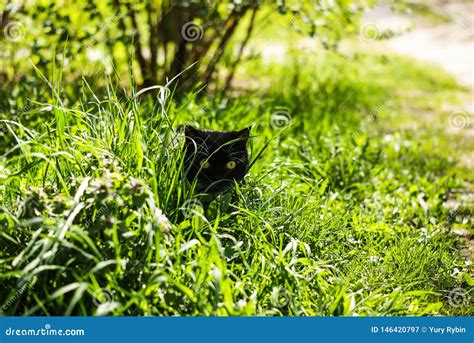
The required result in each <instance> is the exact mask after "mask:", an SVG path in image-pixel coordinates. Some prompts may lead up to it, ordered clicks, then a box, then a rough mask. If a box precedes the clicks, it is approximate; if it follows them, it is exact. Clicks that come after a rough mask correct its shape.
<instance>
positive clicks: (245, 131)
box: [235, 126, 251, 140]
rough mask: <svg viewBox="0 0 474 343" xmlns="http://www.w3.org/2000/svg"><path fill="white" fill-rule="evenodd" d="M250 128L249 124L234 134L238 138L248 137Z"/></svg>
mask: <svg viewBox="0 0 474 343" xmlns="http://www.w3.org/2000/svg"><path fill="white" fill-rule="evenodd" d="M250 128H251V126H249V127H246V128H245V129H243V130H240V131H238V132H236V134H235V135H236V136H237V138H239V139H243V140H247V139H248V138H249V135H250Z"/></svg>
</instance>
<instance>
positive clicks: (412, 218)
mask: <svg viewBox="0 0 474 343" xmlns="http://www.w3.org/2000/svg"><path fill="white" fill-rule="evenodd" d="M62 68H63V67H62V66H57V69H56V72H55V74H54V75H49V76H44V75H39V74H38V76H37V79H38V80H40V79H41V81H38V82H37V83H19V84H17V86H16V88H15V89H14V90H13V91H12V92H10V91H9V90H4V91H2V93H3V95H2V96H3V97H4V99H3V103H2V106H3V111H2V112H3V113H2V115H3V118H7V114H8V112H9V111H11V112H10V117H9V118H10V119H9V120H3V121H2V126H1V127H2V131H0V137H1V140H0V148H1V152H0V228H1V231H0V305H1V306H2V310H3V313H4V314H5V315H297V316H300V315H318V316H319V315H346V316H347V315H348V316H353V315H359V316H360V315H376V316H379V315H439V314H441V315H469V314H470V315H472V314H473V307H472V303H471V300H472V296H473V294H472V293H473V291H472V290H473V285H474V281H473V279H472V278H471V276H470V274H472V263H471V262H470V261H471V256H466V254H465V253H463V247H464V246H465V245H466V239H465V237H463V236H462V235H459V232H465V231H466V230H469V229H470V230H472V218H471V217H470V216H469V215H470V212H469V211H470V209H469V207H468V206H467V203H463V202H461V200H460V199H461V197H462V194H463V193H465V192H467V190H468V189H469V187H472V186H470V185H472V181H473V180H474V178H473V174H472V171H470V170H469V169H467V168H465V167H463V165H462V163H460V162H459V161H460V159H461V153H462V151H463V149H462V148H460V147H459V145H462V143H459V144H456V142H462V137H460V136H459V135H456V134H454V136H453V134H452V133H451V132H450V130H448V129H447V128H449V125H452V124H453V123H452V117H453V114H452V113H451V112H450V111H446V109H445V107H443V105H445V104H452V106H457V105H459V103H460V101H461V99H462V97H463V96H465V94H467V93H466V92H467V90H466V89H464V88H463V87H461V86H459V85H457V84H456V82H455V81H454V80H453V79H452V78H451V77H450V76H448V75H446V74H444V73H443V72H442V71H441V70H439V69H437V68H436V67H434V66H430V65H426V64H421V63H416V62H415V61H413V60H410V59H406V58H402V57H397V56H392V55H372V54H363V53H359V54H357V55H356V56H355V57H354V58H353V59H348V58H345V57H343V56H341V55H339V54H335V53H330V52H321V53H319V54H317V55H316V56H314V55H310V54H304V53H297V54H295V55H292V57H291V58H290V59H288V60H287V61H285V62H282V63H276V62H274V63H271V62H268V61H265V60H264V59H258V58H257V59H254V60H253V61H250V62H248V63H246V64H245V66H244V67H243V68H242V69H241V70H240V72H239V75H238V80H237V81H238V84H239V85H241V87H240V88H239V90H234V91H232V92H230V93H229V94H228V95H227V96H225V97H224V96H212V95H209V94H204V93H203V92H200V91H199V89H196V90H195V91H194V92H191V93H188V94H187V95H185V96H181V97H177V96H175V94H177V93H178V92H179V89H180V84H181V83H182V81H181V80H180V79H179V78H178V79H176V80H175V81H173V82H171V83H170V84H169V85H168V87H159V88H154V89H149V90H140V89H138V88H137V86H136V85H134V84H133V83H132V84H130V85H127V86H123V82H120V80H118V79H117V78H114V77H110V78H106V77H102V80H106V82H102V83H100V82H96V83H91V82H88V81H87V80H86V79H83V81H82V84H76V85H75V86H74V87H70V86H61V83H62V82H63V80H62V73H61V71H62ZM255 80H258V84H257V86H255V82H254V81H255ZM413 94H416V96H413ZM33 95H34V98H35V99H41V100H36V101H29V100H28V99H31V98H33ZM420 113H422V114H425V115H426V116H428V118H429V119H426V120H425V121H423V120H424V119H423V118H424V117H422V116H421V114H420ZM12 114H13V115H14V116H12ZM12 118H13V119H12ZM461 119H462V118H461ZM423 122H424V123H425V125H423V124H420V123H423ZM189 123H192V124H193V125H195V126H196V127H201V128H206V129H219V130H224V129H225V130H227V129H228V130H232V129H241V128H244V127H246V126H250V125H251V126H252V129H251V138H250V141H249V150H250V153H251V159H252V161H253V162H254V163H253V165H252V167H251V169H250V171H249V173H248V175H247V176H246V178H245V182H244V183H241V184H239V185H236V189H235V191H234V194H232V195H231V194H222V195H221V196H219V197H218V198H217V199H216V200H215V201H214V202H213V203H211V205H210V207H209V208H208V209H207V210H206V211H204V210H203V208H202V207H201V206H200V198H198V197H196V196H195V195H193V189H192V186H190V185H189V184H187V183H186V182H185V181H184V176H183V153H182V144H183V134H182V131H181V129H180V127H181V126H182V125H183V124H189ZM455 123H456V122H455ZM455 129H456V128H455ZM464 150H468V148H467V147H466V145H464ZM447 203H451V206H447V205H446V204H447ZM453 204H454V205H453ZM463 230H464V231H463Z"/></svg>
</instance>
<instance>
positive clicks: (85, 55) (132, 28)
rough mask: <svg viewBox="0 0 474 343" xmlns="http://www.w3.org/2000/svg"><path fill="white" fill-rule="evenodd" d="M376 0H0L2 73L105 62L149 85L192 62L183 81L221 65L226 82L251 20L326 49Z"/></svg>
mask: <svg viewBox="0 0 474 343" xmlns="http://www.w3.org/2000/svg"><path fill="white" fill-rule="evenodd" d="M2 2H3V4H2ZM374 3H375V1H372V0H367V1H353V0H338V1H327V0H320V1H306V0H298V1H281V0H278V1H262V0H258V1H247V0H233V1H212V0H205V1H203V0H186V1H182V0H178V1H167V0H165V1H152V0H147V1H129V0H125V1H120V0H112V1H97V0H79V1H67V0H66V1H48V0H35V1H10V0H8V1H6V0H2V1H1V2H0V20H1V21H0V29H1V30H2V31H4V32H5V33H6V34H5V35H1V36H0V42H1V44H2V46H3V48H2V51H1V54H2V56H1V58H2V65H1V69H0V82H2V83H3V84H6V83H7V82H8V81H14V82H19V81H22V82H24V81H26V80H27V79H28V75H29V74H30V73H31V64H33V65H35V66H36V67H37V68H38V69H39V70H40V71H41V72H42V73H43V74H44V75H47V76H49V75H51V74H52V73H53V71H54V70H55V66H56V65H62V67H63V69H62V72H63V73H64V81H66V83H74V82H76V84H77V83H79V82H80V81H79V80H80V78H81V76H84V77H86V78H88V79H93V78H94V77H95V76H96V75H97V74H98V73H97V71H98V70H105V72H106V73H107V74H113V73H116V74H117V75H119V76H120V77H121V79H122V80H123V83H124V84H127V83H128V82H130V76H131V74H132V76H133V78H134V80H135V81H136V82H137V83H138V84H139V86H141V87H147V86H150V85H153V84H164V83H166V79H170V78H172V77H174V76H175V75H178V74H179V73H181V72H183V71H184V70H185V69H186V68H187V67H189V66H190V65H192V64H193V63H194V62H198V63H196V64H195V65H194V67H193V68H191V69H189V70H188V71H187V75H186V76H187V77H186V79H187V80H188V82H187V84H183V85H182V87H183V89H185V90H186V89H189V88H191V87H195V86H197V85H199V84H206V85H210V86H212V85H214V86H215V83H216V79H218V76H220V75H221V74H224V75H225V77H223V78H222V80H223V85H224V88H226V87H225V86H226V85H227V84H229V83H230V82H231V81H232V78H233V74H234V73H235V69H236V68H237V66H238V65H239V63H240V62H241V61H242V58H243V52H244V50H245V48H246V44H247V43H248V41H249V39H250V38H251V36H252V34H253V33H254V31H255V28H256V27H259V26H260V27H261V26H266V25H269V24H270V23H274V22H275V21H277V22H278V25H279V26H281V28H282V31H285V30H293V31H296V32H298V33H299V34H301V35H307V36H310V37H315V39H317V40H318V41H319V42H320V43H321V44H322V46H323V47H325V48H331V49H332V48H336V47H337V43H338V41H339V40H340V39H341V38H342V37H343V36H344V35H345V34H351V33H354V32H356V31H357V19H358V17H359V15H360V14H361V13H362V12H363V10H364V9H365V8H367V7H368V6H372V5H374ZM277 34H280V32H278V33H277ZM20 37H21V40H20V39H16V38H20ZM226 56H227V58H225V57H226ZM28 61H31V63H28ZM130 65H132V72H131V73H130ZM100 74H102V73H100ZM100 78H102V79H103V77H102V75H100V77H99V79H100Z"/></svg>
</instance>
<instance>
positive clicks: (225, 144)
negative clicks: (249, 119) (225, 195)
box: [184, 126, 250, 193]
mask: <svg viewBox="0 0 474 343" xmlns="http://www.w3.org/2000/svg"><path fill="white" fill-rule="evenodd" d="M184 132H185V136H186V143H185V152H186V156H185V170H186V177H187V179H188V181H189V182H194V180H195V179H196V178H197V182H196V190H197V191H199V192H204V193H214V192H223V191H225V190H226V189H228V188H230V187H232V185H233V184H234V180H236V181H239V180H241V179H242V178H243V177H244V176H245V174H246V173H247V170H248V165H249V161H248V153H247V140H248V137H249V133H250V129H249V128H246V129H243V130H241V131H208V130H198V129H195V128H194V127H192V126H186V127H185V131H184Z"/></svg>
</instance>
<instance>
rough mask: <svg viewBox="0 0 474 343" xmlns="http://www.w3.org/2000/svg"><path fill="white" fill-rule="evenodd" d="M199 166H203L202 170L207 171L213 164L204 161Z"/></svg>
mask: <svg viewBox="0 0 474 343" xmlns="http://www.w3.org/2000/svg"><path fill="white" fill-rule="evenodd" d="M199 164H200V165H201V168H202V169H207V168H209V167H210V166H211V164H210V163H209V162H208V161H206V160H202V161H201V162H199Z"/></svg>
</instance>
